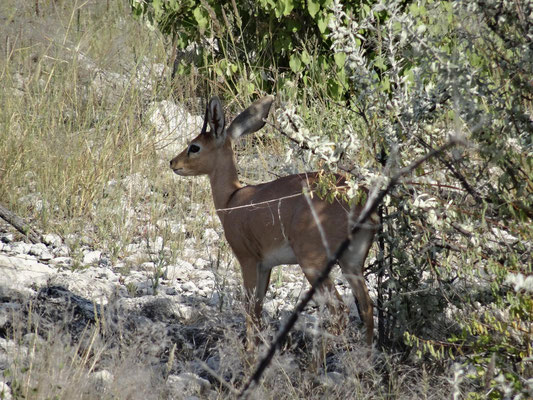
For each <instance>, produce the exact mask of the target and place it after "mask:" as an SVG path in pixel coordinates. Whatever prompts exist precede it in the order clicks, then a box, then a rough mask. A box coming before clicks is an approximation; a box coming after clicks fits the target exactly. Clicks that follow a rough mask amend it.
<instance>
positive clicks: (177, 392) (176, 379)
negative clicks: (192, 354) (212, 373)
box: [167, 372, 211, 399]
mask: <svg viewBox="0 0 533 400" xmlns="http://www.w3.org/2000/svg"><path fill="white" fill-rule="evenodd" d="M167 385H168V386H169V388H170V389H171V390H172V395H174V396H175V398H180V399H184V398H188V399H192V398H193V397H192V396H196V395H198V396H200V397H201V398H206V397H207V394H208V392H209V390H210V389H211V384H210V383H209V381H208V380H206V379H203V378H200V377H199V376H198V375H196V374H193V373H190V372H184V373H181V374H179V375H170V376H169V377H168V380H167ZM174 396H173V397H174Z"/></svg>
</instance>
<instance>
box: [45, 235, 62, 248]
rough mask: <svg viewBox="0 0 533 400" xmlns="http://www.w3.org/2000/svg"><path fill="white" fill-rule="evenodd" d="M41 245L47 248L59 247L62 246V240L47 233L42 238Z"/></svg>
mask: <svg viewBox="0 0 533 400" xmlns="http://www.w3.org/2000/svg"><path fill="white" fill-rule="evenodd" d="M43 243H44V244H46V245H47V246H52V247H59V246H61V245H62V244H63V239H61V236H59V235H57V234H55V233H47V234H46V235H44V236H43Z"/></svg>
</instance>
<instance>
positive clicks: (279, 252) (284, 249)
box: [261, 242, 297, 269]
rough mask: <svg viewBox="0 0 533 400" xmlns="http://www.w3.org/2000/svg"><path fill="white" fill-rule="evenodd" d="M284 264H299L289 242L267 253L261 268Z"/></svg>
mask: <svg viewBox="0 0 533 400" xmlns="http://www.w3.org/2000/svg"><path fill="white" fill-rule="evenodd" d="M282 264H297V262H296V256H295V255H294V251H292V248H291V246H290V245H289V243H288V242H284V243H283V245H282V246H280V247H278V248H277V249H274V250H271V251H269V252H268V253H266V254H265V255H264V257H263V260H262V261H261V266H262V267H263V268H266V269H271V268H273V267H275V266H277V265H282Z"/></svg>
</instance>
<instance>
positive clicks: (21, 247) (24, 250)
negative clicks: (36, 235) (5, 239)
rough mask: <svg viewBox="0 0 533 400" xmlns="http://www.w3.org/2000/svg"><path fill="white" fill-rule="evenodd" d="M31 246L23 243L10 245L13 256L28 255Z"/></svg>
mask: <svg viewBox="0 0 533 400" xmlns="http://www.w3.org/2000/svg"><path fill="white" fill-rule="evenodd" d="M30 249H31V244H28V243H24V242H15V243H13V244H12V245H11V251H12V252H13V253H15V254H28V252H29V251H30Z"/></svg>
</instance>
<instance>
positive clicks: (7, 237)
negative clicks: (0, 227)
mask: <svg viewBox="0 0 533 400" xmlns="http://www.w3.org/2000/svg"><path fill="white" fill-rule="evenodd" d="M13 239H14V236H13V234H12V233H2V234H0V241H2V242H4V243H11V242H12V241H13Z"/></svg>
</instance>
